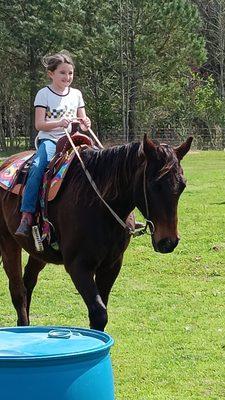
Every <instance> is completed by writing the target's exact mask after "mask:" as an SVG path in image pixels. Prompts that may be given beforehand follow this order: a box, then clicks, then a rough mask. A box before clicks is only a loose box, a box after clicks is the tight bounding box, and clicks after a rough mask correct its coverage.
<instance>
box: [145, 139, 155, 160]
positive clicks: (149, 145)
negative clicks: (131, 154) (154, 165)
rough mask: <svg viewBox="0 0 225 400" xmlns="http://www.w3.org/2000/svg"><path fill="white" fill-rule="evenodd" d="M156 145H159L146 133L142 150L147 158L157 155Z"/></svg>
mask: <svg viewBox="0 0 225 400" xmlns="http://www.w3.org/2000/svg"><path fill="white" fill-rule="evenodd" d="M156 147H157V146H156V145H155V143H154V142H153V141H152V140H151V139H149V138H148V136H147V135H146V133H145V135H144V138H143V143H142V150H143V153H144V155H145V157H146V158H147V160H149V159H152V158H153V157H154V158H156V157H157V151H156Z"/></svg>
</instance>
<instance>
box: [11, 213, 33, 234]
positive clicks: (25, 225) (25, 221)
mask: <svg viewBox="0 0 225 400" xmlns="http://www.w3.org/2000/svg"><path fill="white" fill-rule="evenodd" d="M32 222H33V214H31V213H30V212H23V213H22V218H21V221H20V225H19V227H18V228H17V230H16V233H15V235H16V236H20V237H28V236H29V235H30V232H31V226H32Z"/></svg>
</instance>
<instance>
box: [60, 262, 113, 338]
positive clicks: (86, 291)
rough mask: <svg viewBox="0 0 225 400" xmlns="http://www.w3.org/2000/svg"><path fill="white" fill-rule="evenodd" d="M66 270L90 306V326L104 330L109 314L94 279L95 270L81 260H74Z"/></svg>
mask: <svg viewBox="0 0 225 400" xmlns="http://www.w3.org/2000/svg"><path fill="white" fill-rule="evenodd" d="M66 270H67V272H68V273H69V274H70V276H71V279H72V281H73V283H74V285H75V287H76V289H77V290H78V292H79V293H80V295H81V296H82V298H83V300H84V302H85V304H86V306H87V308H88V314H89V320H90V327H91V328H92V329H97V330H100V331H104V328H105V326H106V324H107V321H108V316H107V310H106V306H105V305H104V303H103V301H102V299H101V296H100V294H99V292H98V289H97V285H96V283H95V280H94V270H93V269H90V266H89V265H87V263H86V262H85V261H81V260H79V261H78V260H76V261H73V262H72V263H71V264H70V265H68V266H66Z"/></svg>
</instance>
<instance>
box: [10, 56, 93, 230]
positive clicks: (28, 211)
mask: <svg viewBox="0 0 225 400" xmlns="http://www.w3.org/2000/svg"><path fill="white" fill-rule="evenodd" d="M43 65H44V66H45V67H46V70H47V74H48V77H49V78H50V79H51V84H50V85H48V86H45V87H44V88H42V89H41V90H39V91H38V93H37V95H36V97H35V101H34V107H35V128H36V129H37V130H38V131H39V132H38V136H37V146H38V149H37V152H36V155H35V157H34V159H33V162H32V164H31V167H30V170H29V174H28V179H27V183H26V187H25V191H24V194H23V198H22V204H21V209H20V210H21V212H22V218H21V222H20V225H19V227H18V229H17V231H16V233H15V235H16V236H23V237H27V236H28V235H29V233H30V230H31V225H32V223H33V215H34V213H35V211H36V207H37V201H38V194H39V189H40V185H41V183H42V179H43V175H44V172H45V170H46V167H47V165H48V163H49V161H50V160H51V159H52V157H53V156H54V155H55V151H56V143H57V141H58V140H59V139H60V138H61V137H62V136H64V135H65V132H64V128H68V126H69V124H70V123H71V122H72V121H75V120H76V119H77V118H79V119H81V121H82V122H81V124H80V127H81V129H82V130H83V131H86V130H88V129H89V128H90V126H91V121H90V119H89V118H88V117H87V116H86V112H85V106H84V100H83V97H82V93H81V92H80V91H79V90H78V89H74V88H71V87H70V85H71V83H72V81H73V77H74V63H73V61H72V59H71V57H70V55H69V54H68V53H67V52H65V51H62V52H60V53H56V54H54V55H51V56H46V57H44V59H43Z"/></svg>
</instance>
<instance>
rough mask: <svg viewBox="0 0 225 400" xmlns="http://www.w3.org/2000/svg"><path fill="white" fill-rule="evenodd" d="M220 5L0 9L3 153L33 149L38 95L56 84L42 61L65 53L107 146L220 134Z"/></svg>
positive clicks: (48, 0)
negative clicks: (160, 135) (168, 134)
mask: <svg viewBox="0 0 225 400" xmlns="http://www.w3.org/2000/svg"><path fill="white" fill-rule="evenodd" d="M206 3H207V4H208V7H209V9H207V10H210V12H209V11H207V10H206V7H205V6H206ZM212 3H221V7H222V4H223V5H224V3H223V2H222V0H221V1H220V2H219V1H217V2H216V1H215V2H213V1H203V0H199V1H197V0H196V1H188V0H168V1H164V0H135V1H134V0H113V1H112V0H107V1H106V0H98V1H97V0H89V1H88V2H86V1H84V0H61V1H57V0H55V1H53V0H40V1H39V2H38V3H37V2H36V1H34V0H26V1H25V0H17V1H15V0H11V1H10V3H9V2H7V1H6V0H0V79H1V85H0V145H1V147H2V148H4V147H5V139H6V137H9V138H13V137H15V136H26V137H29V143H30V146H32V145H33V141H34V136H35V131H34V109H33V101H34V96H35V94H36V92H37V90H38V89H39V88H41V87H42V86H43V85H45V84H46V83H47V82H48V81H47V79H46V74H45V71H44V68H43V67H42V65H41V59H42V57H43V56H44V55H45V54H48V53H52V52H56V51H59V50H62V49H67V50H68V51H70V53H71V54H72V56H73V58H74V61H75V65H76V69H75V70H76V72H75V81H74V86H76V87H78V88H80V89H81V90H82V92H83V95H84V98H85V102H86V109H87V112H88V115H89V116H90V117H91V119H92V122H93V129H94V130H95V132H96V133H97V134H98V136H99V138H100V139H101V140H104V139H106V138H110V137H111V136H112V135H114V136H117V135H120V137H121V136H122V137H123V140H124V141H130V140H133V139H135V137H136V136H137V134H138V132H139V131H142V132H144V131H146V132H149V131H150V130H151V129H155V130H157V128H158V127H161V126H164V125H172V126H179V134H180V135H186V133H187V132H190V129H191V130H193V129H197V128H198V127H202V126H204V127H205V128H206V129H207V130H208V132H209V134H210V135H213V133H212V132H214V130H215V127H216V129H217V132H218V130H219V128H220V129H221V131H219V132H220V134H221V135H222V133H221V132H222V128H223V123H224V120H223V107H224V56H223V51H224V47H223V46H224V45H223V40H224V38H225V37H224V32H223V30H222V25H223V24H222V17H223V13H222V11H221V12H220V11H218V8H216V10H217V16H218V27H219V26H220V29H221V31H220V35H221V36H220V38H219V37H218V49H217V50H218V52H217V56H216V57H214V55H213V54H214V53H213V51H214V50H215V49H214V47H213V46H214V45H213V43H214V37H213V34H216V35H217V33H216V32H215V31H213V27H214V25H215V20H214V19H213V18H214V17H212V12H211V8H210V7H212ZM221 10H222V8H221ZM210 18H211V19H210ZM219 18H220V19H219ZM211 20H212V21H213V22H212V23H211V22H210V21H211ZM210 24H211V25H210ZM210 27H211V28H210ZM210 29H211V30H210ZM218 29H219V28H218ZM212 31H213V32H212ZM209 32H211V33H210V34H209ZM210 35H211V36H210ZM218 67H219V68H220V73H219V74H218ZM196 131H197V130H196Z"/></svg>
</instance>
